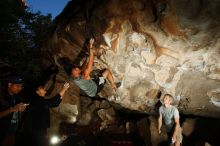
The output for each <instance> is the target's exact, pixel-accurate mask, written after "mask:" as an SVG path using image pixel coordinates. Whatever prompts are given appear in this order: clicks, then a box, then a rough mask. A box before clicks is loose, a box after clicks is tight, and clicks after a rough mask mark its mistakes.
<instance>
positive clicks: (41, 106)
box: [28, 83, 69, 146]
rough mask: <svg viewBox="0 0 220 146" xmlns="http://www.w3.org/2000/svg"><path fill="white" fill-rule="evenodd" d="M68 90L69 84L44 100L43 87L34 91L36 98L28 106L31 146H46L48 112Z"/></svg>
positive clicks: (48, 125) (44, 92)
mask: <svg viewBox="0 0 220 146" xmlns="http://www.w3.org/2000/svg"><path fill="white" fill-rule="evenodd" d="M68 88H69V83H65V84H64V85H63V88H62V89H61V91H60V92H59V93H58V94H56V95H55V96H54V97H52V98H50V99H46V98H45V95H46V93H47V91H46V89H45V88H44V87H43V86H39V87H38V88H37V90H36V96H35V97H34V98H33V100H32V102H31V103H30V105H29V109H28V110H29V112H30V115H31V118H32V119H31V121H32V139H31V140H32V142H31V145H32V146H45V145H47V141H46V134H47V128H49V127H50V111H49V109H50V108H52V107H57V106H58V105H59V104H60V102H61V101H62V97H63V96H64V94H65V92H66V91H67V89H68Z"/></svg>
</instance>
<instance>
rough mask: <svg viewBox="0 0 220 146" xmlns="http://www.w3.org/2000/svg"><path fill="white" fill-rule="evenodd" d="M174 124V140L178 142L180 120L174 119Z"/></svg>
mask: <svg viewBox="0 0 220 146" xmlns="http://www.w3.org/2000/svg"><path fill="white" fill-rule="evenodd" d="M174 122H175V127H174V132H173V136H172V139H173V140H174V141H176V136H177V132H178V130H179V128H180V122H179V118H174Z"/></svg>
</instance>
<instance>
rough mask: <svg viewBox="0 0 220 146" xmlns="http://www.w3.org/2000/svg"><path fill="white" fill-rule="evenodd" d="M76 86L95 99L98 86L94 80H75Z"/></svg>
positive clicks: (80, 77) (80, 78)
mask: <svg viewBox="0 0 220 146" xmlns="http://www.w3.org/2000/svg"><path fill="white" fill-rule="evenodd" d="M74 82H75V83H76V85H77V86H78V87H79V88H80V89H81V90H82V91H83V92H85V93H86V94H87V95H88V96H90V97H94V96H95V95H96V93H97V85H96V83H95V82H94V81H93V80H91V79H90V80H84V79H83V78H82V76H79V77H78V78H76V79H74Z"/></svg>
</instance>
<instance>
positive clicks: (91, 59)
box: [83, 39, 94, 80]
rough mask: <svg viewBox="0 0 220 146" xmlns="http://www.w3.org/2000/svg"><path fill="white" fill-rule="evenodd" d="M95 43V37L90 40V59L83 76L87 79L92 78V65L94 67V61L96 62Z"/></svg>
mask: <svg viewBox="0 0 220 146" xmlns="http://www.w3.org/2000/svg"><path fill="white" fill-rule="evenodd" d="M93 43H94V39H90V41H89V48H90V54H89V60H88V63H87V66H86V68H85V70H84V71H83V78H84V79H85V80H88V79H90V73H91V71H92V67H93V62H94V49H93Z"/></svg>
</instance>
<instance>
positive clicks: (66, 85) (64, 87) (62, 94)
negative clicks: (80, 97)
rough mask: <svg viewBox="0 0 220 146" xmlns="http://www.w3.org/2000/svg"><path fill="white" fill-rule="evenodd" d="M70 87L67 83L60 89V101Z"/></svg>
mask: <svg viewBox="0 0 220 146" xmlns="http://www.w3.org/2000/svg"><path fill="white" fill-rule="evenodd" d="M69 87H70V84H69V83H65V84H64V85H63V88H62V89H61V91H60V93H59V94H60V96H61V97H60V98H61V99H62V98H63V96H64V94H65V92H66V91H67V89H68V88H69Z"/></svg>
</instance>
